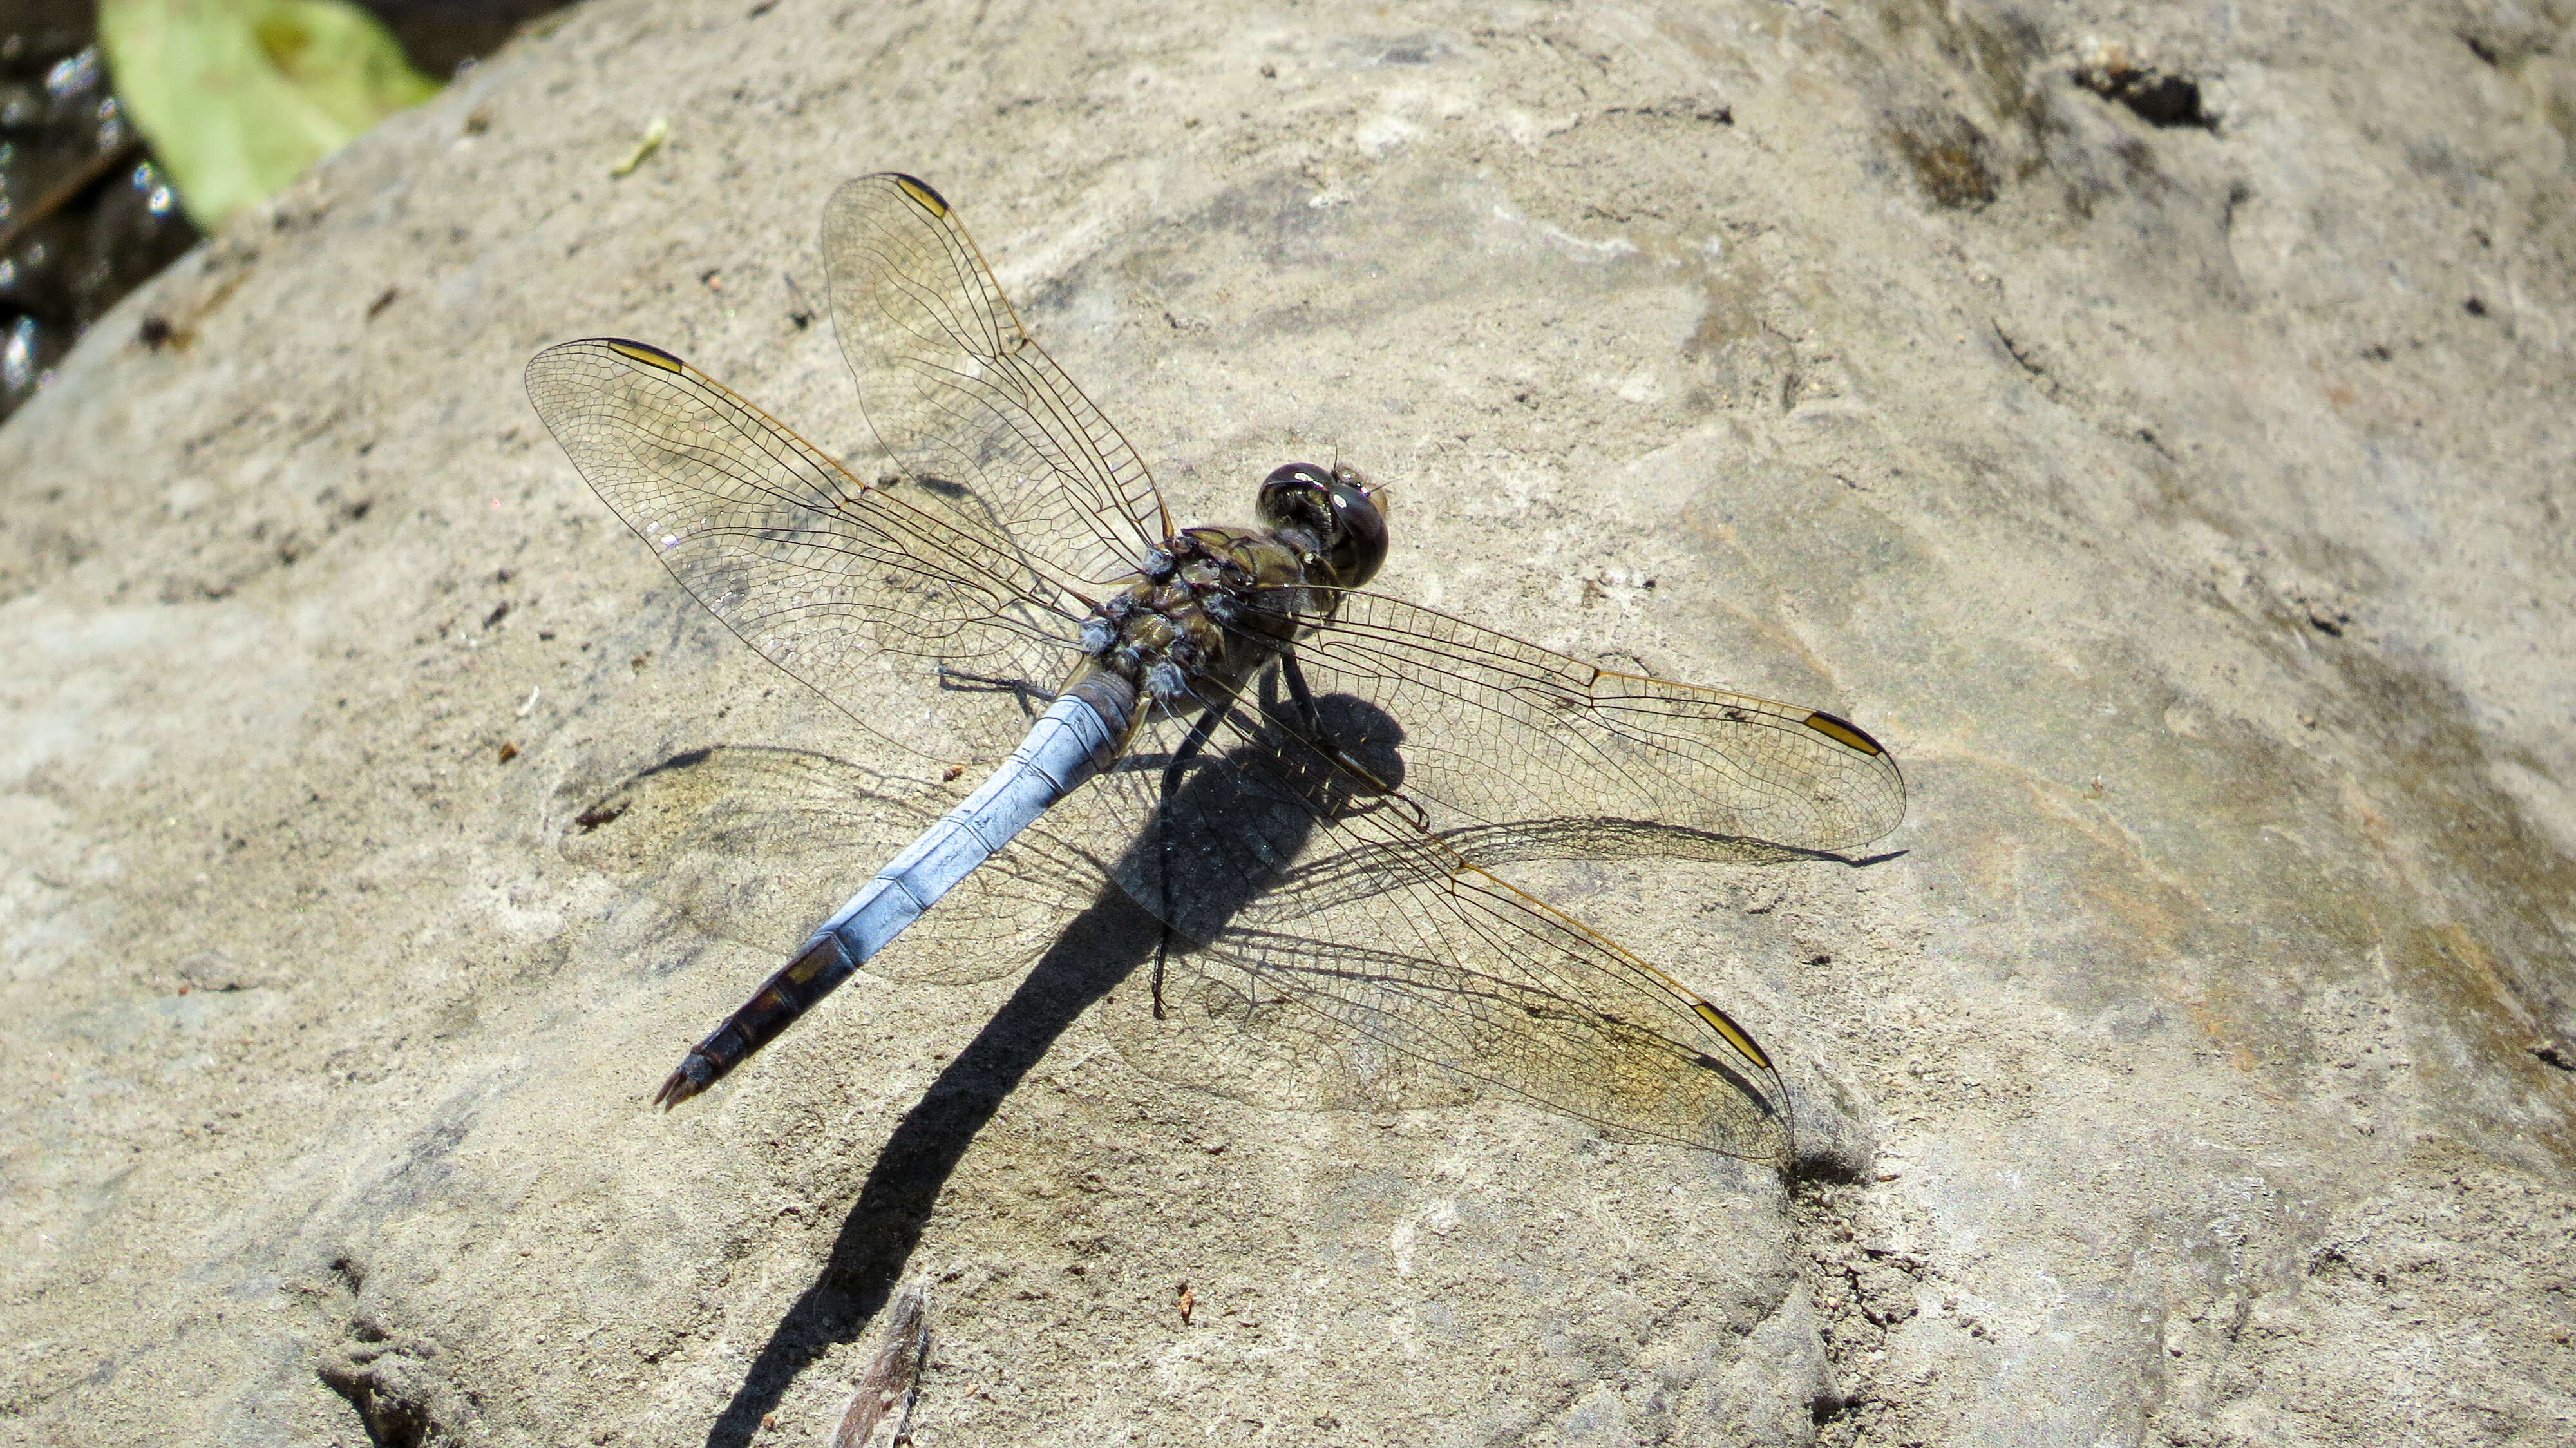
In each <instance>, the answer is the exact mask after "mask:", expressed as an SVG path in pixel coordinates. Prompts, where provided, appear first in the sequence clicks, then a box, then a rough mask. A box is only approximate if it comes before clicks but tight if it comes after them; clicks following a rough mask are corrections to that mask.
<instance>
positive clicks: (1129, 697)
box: [653, 670, 1136, 1106]
mask: <svg viewBox="0 0 2576 1448" xmlns="http://www.w3.org/2000/svg"><path fill="white" fill-rule="evenodd" d="M1135 713H1136V692H1135V688H1134V686H1133V685H1132V684H1130V683H1128V681H1126V680H1125V679H1122V678H1120V677H1118V676H1117V675H1115V674H1111V673H1107V672H1103V671H1097V670H1095V671H1091V672H1088V673H1086V674H1084V675H1083V677H1081V678H1080V679H1078V680H1076V681H1075V682H1074V684H1073V685H1072V686H1071V687H1069V688H1067V689H1066V690H1065V691H1064V692H1063V693H1062V694H1059V695H1057V696H1056V701H1055V703H1054V704H1052V705H1050V706H1048V708H1047V711H1046V713H1044V714H1042V715H1040V716H1038V720H1037V722H1036V723H1035V724H1032V725H1031V726H1029V733H1028V737H1027V738H1026V739H1023V740H1022V741H1020V747H1019V748H1017V749H1015V750H1013V751H1011V757H1010V758H1009V759H1007V760H1005V761H1003V763H1002V766H1001V768H999V769H996V770H994V771H993V777H992V778H990V779H988V780H986V781H984V783H983V784H982V785H980V786H978V787H977V788H976V790H975V792H974V793H973V794H970V795H968V796H967V797H966V798H965V799H964V800H963V801H961V802H960V803H959V804H958V806H957V807H956V808H955V809H952V810H950V811H949V812H948V813H947V814H945V815H942V816H941V817H940V819H939V822H938V823H937V824H934V825H932V826H931V827H930V828H929V829H926V830H924V831H922V832H921V835H920V837H919V838H917V839H915V840H914V841H913V842H912V843H911V844H909V845H907V846H905V847H904V849H903V851H902V853H900V854H898V855H896V856H895V857H894V858H893V859H892V860H889V861H887V862H886V865H885V868H884V869H881V870H879V871H877V873H876V877H875V878H874V879H871V880H870V881H868V883H867V885H866V886H865V887H864V888H862V889H861V890H860V891H859V893H857V894H856V895H853V896H851V897H850V901H849V903H848V904H846V905H843V906H842V907H841V908H840V909H839V910H838V911H836V912H835V913H834V914H833V916H832V918H831V919H829V920H826V921H824V922H823V923H822V925H820V926H818V927H817V928H816V929H815V931H814V933H813V935H812V936H810V937H808V938H807V940H806V942H805V947H804V949H802V950H800V951H798V952H797V954H796V958H795V959H793V960H791V961H789V962H788V963H787V964H786V965H785V966H783V967H781V968H780V969H779V970H778V972H777V973H776V974H775V975H772V976H771V977H770V978H769V979H768V980H767V981H765V982H763V983H762V985H761V987H760V989H759V990H757V991H755V992H753V993H752V997H751V999H750V1000H749V1001H746V1002H744V1004H743V1005H742V1007H741V1009H739V1010H736V1011H735V1012H734V1013H733V1014H732V1015H730V1016H728V1017H726V1018H725V1023H724V1024H723V1025H721V1026H718V1027H717V1028H716V1029H715V1030H714V1031H712V1032H710V1033H708V1035H707V1037H706V1039H704V1040H702V1041H700V1042H698V1044H697V1046H696V1047H695V1048H694V1049H692V1050H691V1051H690V1052H689V1055H688V1059H686V1060H684V1061H682V1062H681V1063H680V1067H679V1069H678V1070H676V1071H673V1072H672V1073H671V1075H670V1077H669V1078H668V1079H667V1080H665V1081H664V1082H663V1083H662V1089H661V1090H660V1091H659V1092H657V1093H656V1094H655V1095H654V1098H653V1099H654V1101H655V1102H656V1103H658V1104H660V1105H663V1106H673V1105H677V1104H678V1103H680V1102H682V1101H686V1100H688V1099H689V1098H690V1097H692V1096H695V1095H697V1094H698V1093H699V1092H701V1091H704V1090H705V1089H707V1087H709V1086H710V1085H713V1084H714V1083H715V1081H716V1079H717V1078H718V1077H720V1076H722V1075H724V1074H725V1073H726V1072H727V1071H730V1070H732V1069H733V1068H734V1067H735V1066H737V1065H739V1064H740V1063H741V1062H742V1061H743V1060H744V1059H745V1058H746V1057H748V1056H750V1055H751V1053H752V1052H754V1051H757V1050H759V1049H760V1048H761V1047H762V1046H764V1045H766V1044H768V1043H769V1042H770V1041H772V1040H774V1039H776V1038H777V1036H778V1034H779V1033H780V1032H782V1031H784V1030H786V1029H787V1027H788V1026H789V1025H790V1024H792V1023H793V1022H794V1021H795V1020H796V1018H797V1017H799V1016H801V1015H803V1014H805V1012H806V1011H807V1010H809V1009H811V1008H812V1007H813V1005H814V1004H815V1002H817V1001H820V1000H821V999H822V998H823V997H824V996H826V995H829V994H830V993H831V992H832V988H833V987H835V986H837V985H839V984H840V983H841V982H842V981H845V980H847V979H849V978H850V976H851V975H852V974H853V973H855V972H856V971H857V970H858V968H859V967H860V966H862V965H864V964H866V963H867V961H868V958H869V957H870V956H873V955H875V954H876V953H877V952H878V951H880V950H883V949H885V947H886V946H887V945H889V944H891V943H892V942H893V941H894V938H895V937H896V936H898V935H901V934H902V933H903V931H904V927H905V926H908V925H910V924H911V923H912V922H914V921H915V920H918V919H920V918H921V916H922V912H924V911H926V910H928V909H929V908H930V907H931V906H933V905H935V904H937V903H939V897H941V896H942V895H945V894H947V893H948V892H949V891H950V890H951V889H954V888H955V887H956V885H957V882H958V881H960V880H963V879H965V878H966V877H967V876H968V875H969V874H971V873H973V872H974V869H975V867H976V866H978V865H980V864H982V863H984V862H985V861H986V860H988V859H990V858H992V856H993V853H994V852H995V851H997V850H999V849H1001V848H1002V846H1004V845H1006V844H1009V843H1010V842H1011V839H1012V837H1013V836H1015V835H1017V834H1019V832H1020V831H1022V830H1024V829H1026V828H1028V827H1029V825H1030V824H1031V823H1032V822H1034V821H1035V820H1036V819H1037V817H1038V816H1039V815H1042V814H1044V813H1046V811H1047V809H1048V808H1049V807H1050V806H1052V805H1053V804H1054V803H1055V802H1056V801H1057V800H1060V799H1062V798H1064V797H1065V796H1066V795H1068V794H1071V793H1072V792H1073V791H1074V790H1075V789H1077V788H1079V787H1080V786H1081V785H1082V783H1083V782H1084V781H1085V780H1088V779H1090V778H1091V777H1092V776H1093V775H1095V774H1098V773H1100V772H1101V771H1102V770H1103V769H1106V768H1108V767H1109V765H1110V764H1111V763H1112V762H1113V761H1114V760H1116V759H1117V757H1118V750H1119V748H1120V747H1121V746H1122V745H1123V744H1124V743H1125V742H1126V739H1127V737H1128V733H1129V729H1128V726H1129V723H1130V722H1131V721H1132V720H1133V719H1134V717H1135Z"/></svg>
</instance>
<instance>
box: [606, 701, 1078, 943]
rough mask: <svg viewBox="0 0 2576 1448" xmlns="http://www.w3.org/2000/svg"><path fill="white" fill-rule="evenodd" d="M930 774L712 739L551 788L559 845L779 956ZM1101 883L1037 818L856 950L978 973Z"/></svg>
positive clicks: (921, 826)
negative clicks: (583, 782)
mask: <svg viewBox="0 0 2576 1448" xmlns="http://www.w3.org/2000/svg"><path fill="white" fill-rule="evenodd" d="M962 792H963V788H962V785H961V786H960V787H957V788H951V789H943V788H941V787H939V786H933V785H928V784H924V783H922V782H920V781H917V780H905V779H900V778H897V777H894V776H891V775H886V774H880V773H878V772H876V771H874V770H871V769H867V768H865V767H863V766H861V765H857V764H852V763H850V762H848V761H846V760H841V759H835V758H833V757H831V756H829V755H825V754H818V753H814V752H812V751H808V750H802V749H772V748H761V747H752V746H742V745H720V746H717V747H714V748H709V749H697V750H691V751H689V752H688V753H685V754H680V755H676V756H674V757H672V758H670V759H667V760H664V761H662V762H661V763H659V764H656V765H654V766H652V767H651V768H649V769H644V770H639V771H637V772H636V773H635V774H633V775H630V776H628V777H627V778H625V779H622V780H619V781H618V782H617V783H616V784H615V785H613V786H611V787H610V788H608V789H606V790H604V791H601V792H599V793H597V794H595V795H591V796H587V797H584V798H578V799H567V800H566V801H565V802H564V803H565V809H566V812H567V814H568V815H569V820H570V823H569V825H568V827H567V829H566V831H565V834H564V837H563V847H562V848H563V853H564V856H565V858H567V859H569V860H572V861H573V862H575V863H576V864H581V865H584V866H587V867H589V868H591V869H595V870H598V871H600V872H601V873H603V874H605V875H607V876H609V877H610V878H612V879H615V880H618V881H620V882H621V883H623V884H625V885H626V886H627V887H628V888H629V889H632V890H634V891H635V892H636V893H637V894H638V895H639V896H641V897H642V898H645V899H649V900H652V901H655V902H657V903H659V904H661V905H663V906H666V907H668V908H669V909H670V910H672V911H673V913H675V914H676V915H678V916H679V917H680V918H681V919H682V920H685V921H687V922H688V923H689V924H690V925H691V926H692V927H694V928H695V929H697V930H698V931H699V932H701V933H703V934H706V935H710V936H720V937H723V938H725V939H729V940H732V941H735V942H737V943H739V944H741V945H744V946H746V947H749V948H750V949H752V950H755V951H762V952H769V953H774V954H776V955H779V956H780V957H782V958H783V957H785V956H788V955H791V954H793V953H794V951H795V949H796V947H798V946H799V945H801V944H803V943H804V941H805V940H806V938H807V937H808V936H810V935H811V934H813V931H814V926H815V924H816V922H818V921H820V920H822V919H824V918H825V917H826V916H828V915H829V914H830V913H831V912H832V911H833V909H835V908H836V907H838V906H839V905H840V904H841V902H842V901H844V900H846V899H848V898H849V896H850V894H851V892H852V891H854V890H856V889H858V888H859V886H861V885H862V884H864V883H866V882H867V879H868V877H869V876H871V875H874V874H875V873H876V872H877V870H878V869H879V868H880V867H881V866H883V865H884V864H885V862H886V861H887V860H888V859H890V858H892V857H893V856H894V854H895V853H896V852H897V851H899V850H901V849H902V848H903V847H904V846H906V845H908V844H911V843H912V841H913V839H914V838H915V837H916V836H918V835H919V834H920V833H921V832H922V831H923V830H925V829H928V828H929V827H930V826H931V825H932V824H933V823H935V822H936V821H937V820H938V819H939V817H940V815H941V814H943V813H945V812H946V811H947V810H948V808H949V807H950V806H952V805H954V804H955V803H956V802H957V799H958V797H959V795H960V794H962ZM1107 886H1108V874H1107V871H1106V869H1105V868H1104V866H1103V865H1102V863H1101V862H1100V861H1099V860H1097V859H1095V858H1093V857H1091V856H1090V855H1088V854H1086V853H1084V852H1082V851H1080V850H1078V849H1075V848H1072V847H1070V846H1069V845H1068V844H1067V842H1065V841H1064V840H1062V839H1060V838H1058V837H1056V836H1055V835H1053V834H1052V833H1050V832H1049V831H1048V830H1047V829H1046V827H1045V825H1044V824H1040V825H1039V826H1036V827H1034V828H1032V829H1030V830H1028V831H1024V832H1023V833H1022V834H1021V836H1020V837H1019V838H1018V839H1016V840H1014V841H1012V842H1011V844H1009V845H1008V846H1006V847H1004V849H1003V850H1002V851H1001V852H1000V853H999V854H997V855H995V856H994V857H993V858H992V859H991V860H989V861H987V862H986V863H985V865H984V867H983V868H981V869H979V870H977V871H976V872H975V873H973V874H971V875H969V876H967V877H966V879H965V880H964V881H963V882H961V883H959V884H958V885H957V886H956V888H954V889H952V890H951V891H949V893H948V895H947V896H946V898H944V899H942V900H941V901H940V902H939V906H938V908H937V909H935V910H932V911H931V912H930V913H929V914H927V915H924V916H923V917H922V918H921V919H920V920H918V921H915V922H914V923H913V926H912V928H911V929H909V930H907V931H905V932H904V934H903V936H902V938H901V939H899V940H897V941H896V942H895V943H894V945H893V946H892V947H891V948H889V949H887V950H885V951H883V952H881V953H880V954H879V955H878V956H877V957H876V958H875V959H874V960H872V961H870V962H869V963H868V972H869V973H870V974H871V975H875V976H878V977H881V978H884V979H889V980H922V981H930V982H934V983H940V984H956V983H962V982H968V981H980V980H992V979H997V978H999V977H1001V976H1004V975H1008V974H1011V973H1012V972H1014V971H1017V970H1019V969H1020V968H1022V967H1024V966H1026V965H1027V964H1029V963H1030V962H1031V961H1033V960H1035V959H1037V957H1038V956H1039V955H1040V954H1042V953H1043V952H1044V951H1045V950H1046V948H1047V947H1048V946H1049V945H1051V944H1053V943H1054V942H1055V940H1056V939H1057V937H1058V936H1060V935H1061V934H1062V933H1063V931H1064V927H1065V923H1066V922H1067V921H1069V920H1071V919H1073V917H1074V916H1075V915H1076V914H1078V913H1080V912H1081V911H1082V910H1083V909H1084V908H1085V907H1087V906H1089V905H1090V904H1091V903H1092V902H1094V901H1095V900H1097V899H1098V898H1099V897H1100V894H1101V892H1102V891H1103V890H1104V889H1105V888H1107Z"/></svg>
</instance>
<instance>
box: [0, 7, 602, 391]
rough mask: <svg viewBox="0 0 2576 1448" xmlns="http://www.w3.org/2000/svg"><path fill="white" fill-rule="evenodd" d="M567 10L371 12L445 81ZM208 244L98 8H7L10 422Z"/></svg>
mask: <svg viewBox="0 0 2576 1448" xmlns="http://www.w3.org/2000/svg"><path fill="white" fill-rule="evenodd" d="M559 3H560V0H373V3H369V4H368V5H367V8H368V9H370V10H372V11H374V12H375V13H376V15H377V17H378V18H379V19H381V20H383V21H384V22H385V24H386V25H387V26H388V27H389V28H391V29H392V31H393V32H394V35H395V38H397V39H399V40H400V41H401V42H402V44H403V49H404V50H405V51H406V52H408V53H409V54H410V56H411V58H412V64H413V65H414V66H416V67H418V68H419V69H420V70H421V71H422V72H423V73H425V74H427V75H431V76H435V77H439V78H441V79H444V78H446V77H449V76H453V75H454V74H456V72H457V71H459V70H460V69H462V68H464V67H465V66H467V65H470V64H472V63H473V60H474V58H475V57H477V56H482V55H489V54H491V53H492V51H494V50H495V49H497V48H499V46H500V45H501V43H502V42H503V41H506V40H507V39H509V37H510V35H511V33H512V32H514V31H515V30H517V29H518V27H519V26H521V25H523V24H525V23H527V22H528V21H529V20H532V19H534V18H536V17H537V16H540V15H543V14H545V13H547V12H549V11H551V10H554V9H556V8H557V7H558V5H559ZM196 241H197V230H196V228H195V227H194V226H192V225H190V224H189V222H188V218H187V215H186V214H185V213H184V212H183V211H182V210H181V209H180V206H179V198H178V195H177V193H176V192H175V191H174V190H173V188H172V186H171V184H170V180H169V178H168V176H167V175H165V174H164V173H163V172H162V170H161V168H160V167H159V166H158V165H156V164H154V162H153V159H152V155H151V151H150V149H149V148H147V147H146V146H144V144H143V142H142V139H141V137H139V136H137V135H136V134H135V132H134V128H133V127H132V126H131V125H129V124H128V123H127V122H126V119H125V116H124V112H123V108H122V107H121V106H120V105H119V104H118V102H117V99H116V95H115V93H114V91H113V89H112V88H111V86H110V77H109V76H108V73H107V64H106V61H105V59H104V57H103V56H102V55H101V54H100V52H99V48H98V33H97V16H96V10H95V5H94V0H0V420H5V419H6V418H7V417H8V416H9V414H11V413H12V412H15V411H16V410H17V409H18V407H19V405H20V404H21V403H23V402H25V401H26V400H27V399H28V398H29V397H31V396H33V395H34V394H35V391H36V389H38V388H39V387H42V386H44V385H45V384H46V382H47V380H48V379H49V377H50V375H51V373H52V371H53V369H54V368H55V367H56V366H57V365H59V364H60V363H61V361H62V359H63V355H64V354H65V353H67V352H69V351H70V350H71V347H72V344H73V343H74V342H76V341H78V340H79V339H80V336H81V334H82V333H84V332H86V331H88V330H89V329H90V327H91V326H92V325H93V324H95V323H96V322H97V321H98V319H99V318H100V317H102V316H104V315H106V313H107V311H108V309H109V308H111V307H113V306H115V305H116V303H117V302H118V300H119V299H121V298H123V297H124V296H125V294H126V293H128V292H130V291H132V290H134V289H135V288H136V287H138V286H141V285H142V284H143V283H144V282H145V281H148V280H150V279H151V277H152V276H153V274H154V273H156V272H158V271H160V270H161V268H163V267H165V266H168V265H169V264H170V263H171V262H172V261H174V260H176V259H177V258H178V257H179V256H180V255H181V254H182V253H184V252H186V251H187V249H188V248H189V247H191V246H193V245H195V244H196ZM146 340H147V341H148V340H149V339H148V338H147V339H146Z"/></svg>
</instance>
